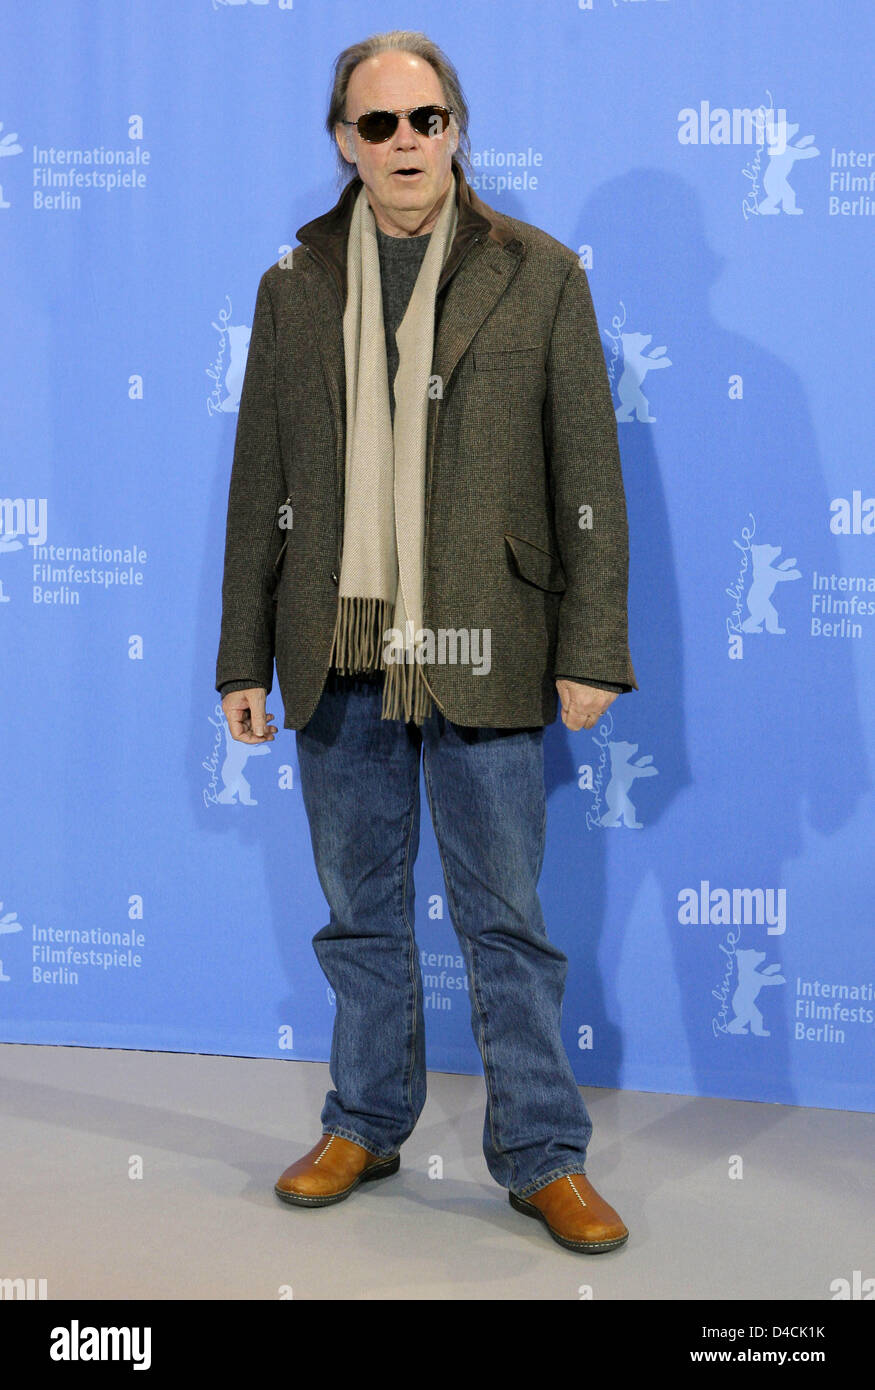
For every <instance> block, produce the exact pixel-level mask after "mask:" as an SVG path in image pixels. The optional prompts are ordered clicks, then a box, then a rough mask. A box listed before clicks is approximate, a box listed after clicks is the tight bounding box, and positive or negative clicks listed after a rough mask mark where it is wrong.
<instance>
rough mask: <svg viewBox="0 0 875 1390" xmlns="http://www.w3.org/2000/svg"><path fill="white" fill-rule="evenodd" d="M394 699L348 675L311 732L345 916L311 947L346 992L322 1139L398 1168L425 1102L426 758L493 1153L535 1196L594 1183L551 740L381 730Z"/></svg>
mask: <svg viewBox="0 0 875 1390" xmlns="http://www.w3.org/2000/svg"><path fill="white" fill-rule="evenodd" d="M381 702H382V677H381V676H378V677H377V679H373V678H370V679H363V678H359V677H351V676H346V677H342V676H337V675H335V674H334V673H332V674H331V675H330V676H329V680H328V682H327V684H326V687H325V689H324V691H323V694H322V696H321V698H320V701H319V704H318V705H317V707H316V710H315V712H314V714H313V716H312V718H311V719H310V720H309V722H308V723H307V724H306V725H305V726H304V728H303V729H299V730H298V731H297V734H296V743H297V751H298V766H299V770H300V781H301V790H302V794H303V798H304V806H305V809H306V812H307V818H308V821H309V825H310V836H311V840H312V845H313V855H314V859H315V864H316V870H317V873H318V875H319V881H320V883H321V885H322V890H323V892H324V894H325V897H326V899H327V902H328V906H329V911H330V921H329V922H328V924H327V925H326V926H324V927H323V928H322V929H321V931H319V932H317V934H316V935H315V936H314V937H313V946H314V949H315V951H316V955H317V958H318V960H319V963H320V965H321V967H322V970H323V971H324V973H325V976H326V978H327V979H328V981H329V983H330V984H331V986H332V988H333V990H334V993H335V996H336V1015H335V1022H334V1033H333V1036H332V1042H331V1059H330V1067H329V1070H330V1075H331V1080H332V1082H333V1085H334V1089H333V1090H330V1091H329V1092H328V1094H327V1096H326V1098H325V1106H324V1108H323V1111H322V1116H321V1119H322V1127H323V1131H324V1132H325V1133H327V1134H339V1135H341V1136H342V1137H343V1138H345V1139H350V1140H352V1141H353V1142H354V1143H356V1144H360V1145H362V1147H363V1148H366V1149H368V1150H369V1151H370V1152H371V1153H374V1154H378V1155H380V1156H389V1155H392V1154H395V1153H397V1151H398V1149H399V1148H400V1146H401V1145H402V1144H403V1143H404V1141H405V1139H407V1138H408V1136H409V1135H410V1134H411V1132H412V1131H413V1128H414V1126H415V1124H416V1122H417V1120H418V1118H419V1116H420V1114H421V1112H422V1108H423V1106H424V1104H425V1097H426V1070H425V1020H424V1015H423V1002H422V978H421V974H420V968H419V956H418V951H417V945H416V940H415V936H414V883H413V866H414V863H415V860H416V854H417V849H418V846H419V814H420V796H419V786H420V781H419V778H420V771H419V760H420V750H421V752H422V757H423V765H424V777H425V786H426V791H427V794H428V801H429V809H430V812H431V819H432V825H433V827H434V832H435V838H436V840H437V844H438V848H439V851H440V857H441V865H442V868H443V874H444V880H445V884H446V892H447V905H448V910H449V913H450V918H451V921H452V925H453V929H454V931H455V933H456V936H457V938H458V942H459V947H460V950H461V953H462V956H463V958H464V960H465V964H466V967H467V973H468V983H469V990H470V998H471V1026H472V1030H473V1033H474V1037H475V1039H476V1041H477V1046H478V1048H479V1050H480V1056H481V1058H482V1061H483V1074H484V1079H485V1083H486V1118H485V1122H484V1127H483V1153H484V1157H485V1159H486V1165H487V1167H488V1169H489V1172H490V1174H491V1175H492V1177H493V1178H494V1179H495V1181H496V1182H498V1183H499V1184H500V1185H501V1186H503V1187H508V1188H510V1189H511V1190H512V1191H513V1192H515V1193H516V1194H517V1195H518V1196H521V1197H526V1196H528V1195H530V1194H531V1193H533V1192H536V1191H537V1190H538V1189H539V1188H541V1187H544V1186H546V1185H547V1183H550V1182H552V1181H553V1180H554V1179H555V1178H558V1177H561V1176H562V1175H564V1174H566V1173H582V1172H584V1171H585V1169H584V1164H585V1159H586V1149H587V1144H588V1143H589V1139H590V1135H591V1133H592V1122H591V1120H590V1117H589V1114H588V1112H587V1109H586V1106H585V1104H584V1102H583V1098H582V1096H581V1094H580V1091H579V1090H578V1087H577V1082H576V1081H575V1078H574V1073H573V1072H572V1070H571V1064H570V1062H569V1060H568V1056H567V1053H566V1052H565V1048H564V1046H563V1043H562V1039H561V1036H560V1014H561V1008H562V995H563V991H564V987H565V978H566V975H567V971H568V961H567V958H566V957H565V956H564V955H563V953H562V952H561V951H560V950H559V949H558V948H557V947H556V946H554V945H553V944H552V943H551V942H550V941H549V940H548V939H547V934H546V929H545V925H544V918H543V913H542V911H541V904H540V902H539V899H538V894H537V883H538V879H539V877H540V874H541V867H542V863H543V858H544V834H545V828H546V822H547V803H546V793H545V788H544V730H543V728H532V729H490V728H468V727H463V726H461V725H457V724H453V723H452V722H451V721H450V720H448V719H446V718H445V717H444V715H443V714H442V713H441V712H440V711H439V710H437V709H436V708H434V709H433V711H432V713H431V714H430V715H429V717H428V718H427V719H426V720H425V722H424V723H423V724H422V725H421V726H417V725H416V724H414V723H413V722H412V721H411V722H409V723H405V722H404V721H403V720H400V719H381V718H380V709H381Z"/></svg>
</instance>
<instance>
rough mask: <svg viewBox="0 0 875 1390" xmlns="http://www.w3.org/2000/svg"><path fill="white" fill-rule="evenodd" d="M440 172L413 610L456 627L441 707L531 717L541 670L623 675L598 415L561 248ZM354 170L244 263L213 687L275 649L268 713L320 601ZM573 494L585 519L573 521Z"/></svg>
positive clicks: (623, 537) (542, 688) (267, 667)
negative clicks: (445, 200) (448, 216)
mask: <svg viewBox="0 0 875 1390" xmlns="http://www.w3.org/2000/svg"><path fill="white" fill-rule="evenodd" d="M453 169H454V174H455V177H456V186H457V197H458V221H457V227H456V235H455V238H454V240H453V243H452V246H451V248H450V253H449V256H448V258H447V260H446V262H445V264H444V267H443V270H442V272H441V276H440V280H439V283H438V293H437V300H436V305H435V350H434V360H433V366H432V372H433V374H434V377H435V378H436V386H435V389H434V391H433V392H432V393H430V394H431V395H433V397H434V398H433V399H430V401H429V413H428V428H427V436H426V476H425V489H426V492H425V495H426V515H425V553H424V564H423V626H424V628H426V629H430V630H431V631H432V632H433V633H434V634H435V636H436V638H439V637H440V631H441V629H443V630H445V631H446V632H450V633H451V634H456V637H455V638H454V637H453V636H452V635H451V636H450V640H449V646H448V648H447V649H446V652H447V655H446V659H445V660H443V661H441V660H435V662H434V663H429V664H427V665H426V666H425V667H424V673H425V676H426V680H427V682H428V685H429V688H430V690H431V692H432V695H433V697H434V700H435V702H436V704H437V706H438V708H439V709H440V710H442V711H443V713H444V714H445V716H446V717H447V718H448V719H450V720H451V721H453V722H454V723H456V724H463V725H471V726H487V727H494V728H514V727H531V726H535V725H544V724H550V723H552V722H553V720H555V718H556V715H557V692H556V688H555V685H554V677H555V676H556V674H560V675H561V674H563V673H567V672H572V673H575V674H576V673H581V674H580V676H579V677H577V678H579V679H581V680H585V679H587V678H589V677H591V678H592V679H593V680H602V681H605V682H616V683H617V684H618V685H620V686H622V688H623V689H626V690H629V689H636V690H637V688H638V685H637V681H636V679H635V673H634V671H633V668H632V662H631V657H630V654H629V648H628V625H627V584H628V564H629V549H628V528H627V517H626V498H625V493H624V489H623V480H622V472H621V465H620V457H619V450H618V444H617V427H616V422H615V417H614V407H613V403H612V400H611V392H610V386H609V383H608V377H607V371H606V368H605V361H604V356H603V352H602V347H601V342H600V338H599V331H598V326H597V323H596V318H595V313H594V311H593V306H592V299H591V296H590V291H589V285H588V283H587V278H586V273H585V271H584V270H582V269H581V268H580V266H579V264H578V259H577V256H575V254H574V253H573V252H572V251H571V250H569V248H568V247H567V246H563V245H562V244H561V243H560V242H558V241H556V240H554V238H553V237H551V236H548V235H547V233H545V232H543V231H541V230H540V229H539V228H537V227H534V226H531V225H530V224H529V223H526V222H521V221H519V220H518V219H516V218H512V217H506V216H504V215H503V214H501V213H498V212H496V211H495V210H494V209H492V208H490V207H488V206H487V205H486V204H485V203H483V202H482V201H481V200H480V198H478V197H477V195H476V193H475V192H474V190H473V189H472V188H470V186H469V185H468V183H467V181H466V180H465V177H464V174H463V172H462V170H461V168H460V167H459V165H458V164H456V163H455V161H454V162H453ZM361 186H362V185H361V180H360V179H359V178H355V179H353V180H352V182H351V183H350V184H348V185H347V187H346V189H345V190H344V192H343V194H342V195H341V197H340V199H339V201H338V203H337V204H336V206H335V207H334V208H332V209H331V211H330V212H328V213H326V214H325V215H324V216H321V217H317V218H315V220H314V221H312V222H308V223H306V225H305V226H303V227H301V228H299V230H298V233H297V236H298V240H299V242H300V243H301V245H299V246H297V247H296V248H295V249H294V252H293V253H292V254H291V255H290V256H288V257H286V258H284V259H283V260H281V261H280V262H279V263H277V264H275V265H272V266H271V267H270V268H269V269H268V270H266V271H265V272H264V274H263V275H262V277H261V280H260V282H259V286H258V294H257V297H256V303H255V312H254V317H253V324H252V335H251V338H250V344H249V355H248V358H247V363H246V372H245V376H244V381H243V389H242V394H241V399H240V411H239V415H238V421H237V435H236V441H235V446H234V459H233V466H232V470H231V483H230V493H229V499H228V513H227V531H226V540H225V570H224V580H223V586H222V621H221V635H220V642H219V652H218V660H217V664H216V688H217V689H218V690H221V689H222V688H223V687H229V686H230V688H234V687H235V686H236V687H237V688H239V687H240V686H242V685H244V684H245V685H261V686H264V688H265V689H266V690H267V691H270V690H271V688H272V685H273V670H274V661H276V672H277V679H278V682H279V687H280V693H281V695H282V700H283V705H284V708H285V721H284V723H285V728H287V729H300V728H303V726H304V725H305V724H306V723H307V721H308V720H309V719H310V717H311V715H312V714H313V711H314V710H315V708H316V705H317V703H318V701H319V697H320V695H321V693H322V690H323V687H324V684H325V680H326V676H327V673H328V669H329V658H330V652H331V643H332V637H333V633H334V623H335V617H336V613H337V603H338V600H337V593H338V589H337V586H338V576H339V574H340V560H341V554H342V546H343V505H344V485H345V477H344V474H345V430H346V403H345V395H346V390H345V372H344V352H343V331H342V330H343V310H344V306H345V303H346V239H347V233H348V228H349V219H350V217H351V214H352V207H353V202H354V200H355V198H356V196H357V195H358V192H359V190H360V188H361ZM586 507H589V508H591V509H592V511H591V525H585V524H584V525H581V521H586V520H587V519H588V518H587V514H586V513H585V512H582V509H583V508H586ZM283 509H285V510H283ZM289 509H291V510H289ZM289 522H291V525H289ZM475 629H476V630H479V632H478V636H479V640H480V648H479V653H480V655H479V657H478V658H477V660H474V659H468V660H465V659H464V657H465V649H464V647H461V646H457V645H456V642H457V640H458V637H459V634H460V633H464V632H467V634H472V633H473V630H475ZM485 629H488V631H489V644H490V645H489V648H488V650H489V653H490V656H489V662H488V663H486V662H484V661H483V660H482V656H483V653H484V651H485V650H487V649H486V648H485V647H484V630H485ZM438 649H439V650H440V648H438ZM475 650H476V648H474V647H473V646H472V651H475ZM454 655H455V656H456V657H458V658H460V659H457V660H453V659H452V658H453V656H454ZM478 661H479V668H478ZM487 664H488V668H489V669H488V670H487V669H486V666H487Z"/></svg>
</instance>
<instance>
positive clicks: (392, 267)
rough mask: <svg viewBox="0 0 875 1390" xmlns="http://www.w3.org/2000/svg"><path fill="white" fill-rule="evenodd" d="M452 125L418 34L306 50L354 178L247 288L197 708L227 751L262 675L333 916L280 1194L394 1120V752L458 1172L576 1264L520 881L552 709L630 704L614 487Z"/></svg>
mask: <svg viewBox="0 0 875 1390" xmlns="http://www.w3.org/2000/svg"><path fill="white" fill-rule="evenodd" d="M467 118H468V113H467V107H466V105H465V101H464V97H463V95H462V92H461V88H460V86H459V81H458V77H457V75H456V73H455V70H454V69H453V67H452V65H451V64H450V63H449V62H448V61H447V59H446V57H445V55H444V54H443V53H442V52H441V51H440V49H438V48H437V47H436V46H435V45H434V44H432V43H431V42H430V41H429V40H428V39H427V38H426V37H425V35H422V34H415V33H407V32H400V33H392V34H386V35H378V36H376V37H375V38H372V39H369V40H366V41H365V42H363V43H360V44H357V45H355V46H353V47H352V48H349V49H346V50H345V51H344V52H343V53H341V55H340V56H339V58H338V60H337V63H336V67H335V82H334V90H333V93H332V98H331V103H330V109H329V115H328V122H327V125H328V129H329V132H330V133H332V134H333V135H334V137H335V138H336V141H337V148H338V151H339V155H340V157H341V158H342V159H343V160H344V161H346V163H347V164H348V165H350V166H354V167H355V169H356V175H355V176H354V177H352V178H351V179H350V181H349V182H348V183H347V185H346V187H345V189H344V192H343V194H342V195H341V198H340V200H339V201H338V203H337V205H336V206H335V207H334V208H333V209H332V210H331V211H330V212H328V213H326V214H325V215H323V216H321V217H317V218H316V219H315V220H314V221H312V222H309V223H307V224H306V225H305V226H303V227H301V228H300V229H299V230H298V233H297V235H298V240H299V242H300V243H301V245H300V246H298V247H297V248H295V250H294V253H293V255H292V256H291V258H290V263H289V259H288V258H287V259H286V260H285V261H284V262H281V263H280V264H278V265H275V266H272V267H271V268H270V269H269V270H267V271H266V272H265V274H264V275H263V276H262V279H261V282H260V284H259V289H258V295H257V300H256V307H255V314H254V320H253V327H252V336H251V340H250V347H249V356H248V360H247V366H246V375H245V379H244V384H243V391H242V396H241V402H240V414H239V419H238V426H237V438H236V442H235V450H234V463H233V468H232V476H231V486H230V496H229V505H228V530H227V539H226V558H225V578H224V584H223V614H222V634H221V641H220V649H219V656H218V663H217V672H216V688H217V689H218V690H219V691H220V692H221V694H222V696H223V709H224V711H225V714H226V716H227V719H228V724H229V727H230V729H231V732H232V734H233V736H234V737H235V738H237V739H239V740H241V741H242V742H244V743H259V742H264V741H271V740H273V738H274V737H275V735H276V726H275V725H274V724H272V723H271V722H270V721H271V720H272V719H273V717H274V716H273V715H272V714H270V713H266V712H265V699H266V695H267V694H268V693H269V691H270V689H271V686H272V680H273V663H274V659H275V660H276V667H277V676H278V680H279V684H280V688H281V691H282V697H283V702H284V706H285V727H286V728H293V729H295V730H296V742H297V749H298V758H299V768H300V777H301V789H302V795H303V798H304V804H305V808H306V811H307V816H308V821H309V826H310V832H311V838H312V843H313V852H314V858H315V862H316V866H317V870H318V873H319V878H320V883H321V885H322V888H323V891H324V893H325V896H326V899H327V901H328V904H329V908H330V922H329V923H328V925H327V926H325V927H324V928H323V929H322V930H321V931H319V932H318V933H317V934H316V936H315V937H314V938H313V944H314V949H315V950H316V953H317V956H318V959H319V962H320V964H321V966H322V968H323V970H324V972H325V974H326V976H327V978H328V980H329V981H330V983H331V985H332V987H333V989H334V991H335V995H336V1001H337V1012H336V1019H335V1026H334V1034H333V1038H332V1046H331V1059H330V1072H331V1077H332V1080H333V1082H334V1087H335V1089H333V1090H331V1091H329V1092H328V1095H327V1096H326V1100H325V1106H324V1108H323V1111H322V1116H321V1125H322V1134H321V1137H320V1138H319V1140H318V1142H317V1143H316V1144H315V1145H314V1146H313V1148H312V1149H310V1150H309V1152H308V1153H306V1154H305V1155H304V1156H303V1157H302V1158H300V1159H298V1160H297V1161H295V1162H294V1163H292V1164H291V1166H290V1167H289V1168H287V1169H286V1170H285V1172H284V1173H283V1174H282V1175H281V1177H280V1178H279V1180H278V1182H277V1184H276V1189H275V1190H276V1192H277V1194H278V1196H279V1197H281V1198H282V1199H283V1200H284V1201H287V1202H289V1203H291V1204H292V1205H298V1206H310V1207H316V1206H325V1205H329V1204H332V1203H335V1202H338V1201H341V1200H344V1199H346V1198H347V1197H348V1196H349V1195H350V1194H351V1193H352V1192H353V1191H354V1190H355V1189H356V1188H357V1187H358V1186H359V1185H360V1184H361V1183H364V1182H368V1181H372V1180H375V1179H379V1178H382V1177H385V1176H388V1175H389V1174H391V1173H394V1172H396V1171H397V1169H398V1166H399V1162H400V1159H399V1150H400V1148H401V1145H402V1144H403V1143H404V1141H405V1140H406V1139H407V1138H408V1137H409V1135H410V1133H411V1132H412V1130H413V1128H414V1125H415V1124H416V1121H417V1119H418V1117H419V1114H420V1112H421V1110H422V1107H423V1105H424V1103H425V1095H426V1073H425V1042H424V1016H423V1004H422V982H421V978H420V973H419V964H418V957H417V950H416V942H415V938H414V931H413V922H414V905H413V865H414V862H415V858H416V852H417V847H418V841H419V810H420V808H419V776H420V756H422V758H423V763H424V771H425V779H426V788H427V792H428V798H429V805H430V810H431V816H432V822H433V824H434V829H435V834H436V838H437V841H438V845H439V849H440V853H441V861H442V866H443V870H444V878H445V881H446V888H447V899H448V906H449V909H450V915H451V918H452V924H453V928H454V930H455V932H456V935H457V938H458V940H459V944H460V948H461V950H462V952H463V955H464V957H465V961H466V965H467V971H468V981H469V986H470V993H471V1021H472V1028H473V1031H474V1036H475V1038H476V1039H477V1042H478V1046H479V1049H480V1054H481V1057H482V1060H483V1069H484V1077H485V1082H486V1091H487V1105H486V1117H485V1122H484V1130H483V1149H484V1155H485V1159H486V1163H487V1167H488V1169H489V1171H490V1173H491V1174H492V1176H493V1177H494V1178H495V1179H496V1181H497V1182H498V1183H499V1184H501V1185H502V1186H504V1187H506V1188H508V1190H509V1200H510V1202H511V1204H512V1205H513V1207H514V1209H515V1210H517V1211H519V1212H521V1213H524V1214H526V1215H529V1216H533V1217H536V1218H537V1219H539V1220H540V1221H542V1222H543V1223H544V1224H545V1225H546V1227H547V1229H548V1231H549V1233H550V1235H551V1236H552V1237H553V1238H554V1239H555V1240H557V1241H558V1242H559V1243H560V1244H562V1245H563V1246H565V1247H566V1248H568V1249H571V1250H575V1251H580V1252H592V1253H599V1252H602V1251H606V1250H611V1249H615V1248H617V1247H618V1246H620V1245H622V1244H624V1242H625V1241H626V1240H627V1238H628V1231H627V1228H626V1226H625V1225H624V1224H623V1222H622V1220H621V1219H620V1217H619V1216H618V1214H617V1213H616V1211H614V1209H613V1208H612V1207H610V1206H609V1205H608V1204H607V1202H605V1201H604V1200H603V1199H602V1198H601V1197H600V1196H599V1195H598V1193H597V1192H596V1191H595V1189H594V1188H593V1187H592V1185H591V1184H590V1183H589V1180H588V1178H587V1177H586V1175H585V1171H584V1169H585V1159H586V1150H587V1144H588V1142H589V1138H590V1135H591V1132H592V1125H591V1121H590V1118H589V1115H588V1113H587V1110H586V1107H585V1105H584V1103H583V1100H582V1097H581V1095H580V1091H579V1089H578V1087H577V1084H576V1082H575V1079H574V1075H573V1073H572V1071H571V1066H570V1063H569V1061H568V1057H567V1054H566V1052H565V1050H564V1047H563V1044H562V1041H561V1037H560V1010H561V1002H562V994H563V989H564V983H565V976H566V973H567V965H568V963H567V959H566V957H565V956H564V955H563V954H562V952H561V951H560V950H558V948H557V947H555V946H554V945H553V944H552V943H551V942H550V941H549V940H548V938H547V935H546V930H545V926H544V920H543V916H542V913H541V907H540V903H539V900H538V896H537V892H536V887H537V882H538V878H539V876H540V872H541V866H542V860H543V850H544V831H545V824H546V797H545V788H544V774H543V735H544V727H545V726H546V725H547V724H549V723H551V722H552V721H553V720H554V719H555V717H556V700H557V692H558V695H559V698H560V700H561V705H562V717H563V720H564V722H565V724H566V726H567V727H568V728H569V729H571V730H578V729H581V728H592V727H593V726H594V724H595V723H596V721H597V720H598V719H599V717H600V716H601V715H602V714H603V712H604V711H605V710H606V709H607V707H608V706H609V705H610V704H611V703H612V701H613V700H614V699H616V696H617V693H619V692H621V691H628V690H631V689H637V684H636V681H635V674H634V671H633V669H632V664H631V660H630V656H629V651H628V646H627V618H626V591H627V569H628V545H627V529H626V526H627V523H626V510H625V496H624V492H623V484H622V476H621V470H620V461H619V455H618V450H617V434H616V424H615V420H614V413H613V406H612V403H611V398H610V390H609V386H608V382H607V373H606V370H605V364H604V358H603V355H602V351H601V344H600V340H599V334H598V328H597V325H596V322H595V317H594V313H593V309H592V303H591V299H590V294H589V289H588V285H587V281H586V276H585V273H584V271H583V270H582V269H580V267H579V265H578V263H577V258H576V257H575V256H574V254H573V253H572V252H571V251H570V250H569V249H568V248H567V247H565V246H562V245H561V244H560V243H559V242H557V241H555V240H554V239H553V238H551V237H549V236H548V235H546V234H545V233H544V232H541V231H540V230H539V229H537V228H535V227H532V226H530V225H529V224H527V223H525V222H522V221H519V220H517V219H514V218H508V217H504V216H502V215H501V214H499V213H497V212H496V211H494V210H493V209H492V208H490V207H488V206H487V205H486V204H484V203H483V202H481V200H480V199H479V198H478V197H477V196H476V195H475V194H474V192H473V190H472V189H471V188H470V186H469V185H468V182H467V180H466V178H465V175H464V171H463V168H462V161H464V162H467V160H466V157H465V155H464V149H465V148H466V147H467ZM460 146H461V147H462V148H460ZM457 152H458V153H459V159H457V158H456V157H455V156H456V154H457ZM349 172H350V173H351V169H350V171H349ZM390 388H391V389H390ZM448 653H449V654H448Z"/></svg>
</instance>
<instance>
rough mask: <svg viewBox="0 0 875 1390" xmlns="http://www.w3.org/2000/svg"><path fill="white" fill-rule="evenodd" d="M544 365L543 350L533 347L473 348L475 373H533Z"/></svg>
mask: <svg viewBox="0 0 875 1390" xmlns="http://www.w3.org/2000/svg"><path fill="white" fill-rule="evenodd" d="M543 365H544V349H543V348H541V347H538V346H537V345H535V346H534V347H514V348H475V349H474V370H475V372H509V371H510V372H512V371H516V369H517V368H524V369H525V370H526V371H529V372H531V371H533V370H535V369H536V368H538V367H543Z"/></svg>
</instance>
